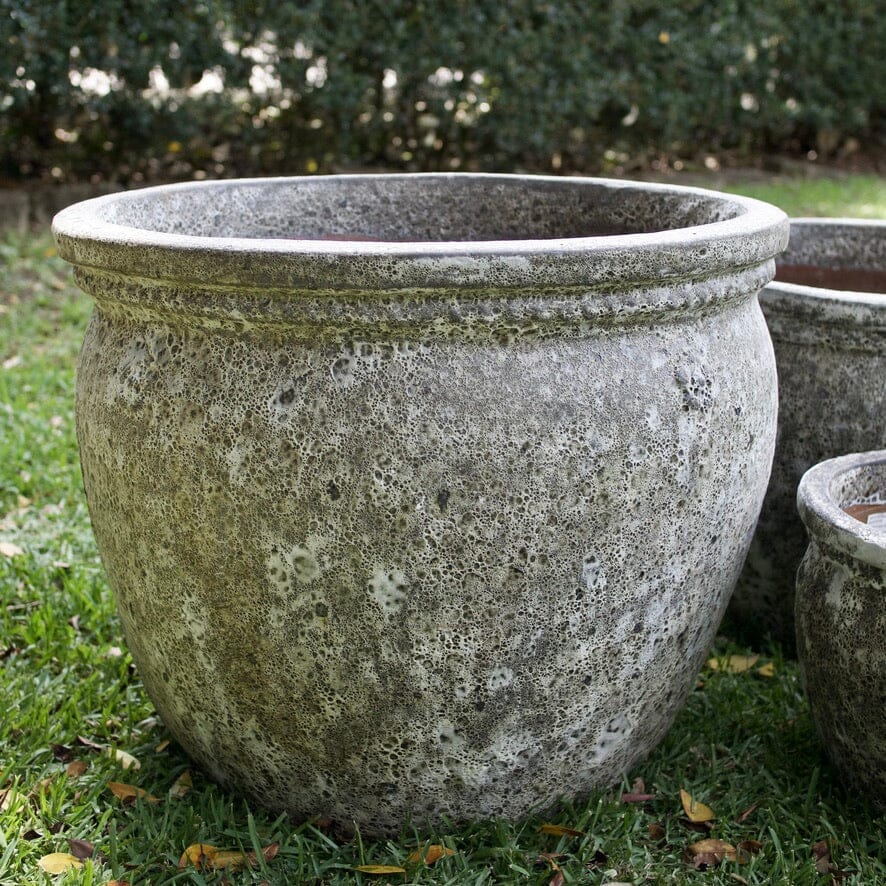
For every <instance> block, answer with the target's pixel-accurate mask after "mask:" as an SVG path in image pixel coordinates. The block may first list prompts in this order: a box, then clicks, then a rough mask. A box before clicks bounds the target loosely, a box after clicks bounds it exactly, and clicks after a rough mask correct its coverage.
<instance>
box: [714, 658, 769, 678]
mask: <svg viewBox="0 0 886 886" xmlns="http://www.w3.org/2000/svg"><path fill="white" fill-rule="evenodd" d="M759 660H760V656H759V655H726V656H724V657H723V658H709V659H708V660H707V661H706V662H705V664H706V665H707V666H708V667H709V668H710V669H711V670H712V671H722V672H723V673H725V674H743V673H744V672H745V671H749V670H750V669H751V668H752V667H753V666H754V665H755V664H756V663H757V662H758V661H759Z"/></svg>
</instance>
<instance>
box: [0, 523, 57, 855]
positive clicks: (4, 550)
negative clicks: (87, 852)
mask: <svg viewBox="0 0 886 886" xmlns="http://www.w3.org/2000/svg"><path fill="white" fill-rule="evenodd" d="M0 554H2V555H3V556H4V557H9V558H10V559H12V558H13V557H21V556H22V554H24V549H23V548H20V547H19V546H18V545H16V544H13V543H12V542H11V541H0ZM46 857H47V858H48V856H46Z"/></svg>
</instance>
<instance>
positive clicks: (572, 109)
mask: <svg viewBox="0 0 886 886" xmlns="http://www.w3.org/2000/svg"><path fill="white" fill-rule="evenodd" d="M0 12H2V17H0V174H2V175H3V176H4V177H5V178H7V179H10V178H11V179H18V178H22V177H29V176H46V175H50V176H53V177H55V178H62V179H83V178H89V177H102V178H117V179H122V180H124V181H131V180H139V179H142V178H158V177H164V178H170V177H187V176H192V175H195V174H196V175H207V176H218V175H243V174H266V173H297V172H304V171H324V170H329V169H334V168H341V167H347V166H374V165H382V166H387V167H400V168H406V169H459V168H461V169H464V168H471V169H513V168H521V169H528V170H533V171H544V170H550V169H562V170H564V171H567V170H582V171H593V170H598V169H600V168H601V166H605V164H606V163H607V162H609V163H612V162H614V161H613V158H620V157H625V156H627V157H632V158H637V157H639V158H643V157H647V158H648V157H650V156H652V155H653V154H654V153H656V152H661V153H665V154H668V155H671V156H688V157H692V156H696V155H698V154H700V153H701V152H704V151H709V152H715V153H718V152H724V151H728V152H736V153H739V154H751V153H759V152H767V151H789V152H801V151H809V150H816V151H817V152H819V153H820V154H824V155H827V154H829V153H832V152H835V151H839V150H841V149H842V148H844V147H845V145H846V143H847V141H851V140H854V141H856V142H858V143H860V144H861V145H862V146H866V147H874V148H876V147H882V144H883V133H884V126H883V120H884V106H886V97H884V90H886V81H884V78H883V76H882V64H883V59H884V58H886V15H883V14H882V9H879V10H878V4H876V3H873V2H871V0H720V2H717V3H710V2H706V0H674V2H672V3H660V2H658V0H655V2H652V0H608V2H606V3H602V2H599V0H590V2H586V3H565V2H558V3H541V2H529V0H513V2H510V3H501V2H500V0H495V2H487V0H478V2H467V0H450V2H449V3H445V4H444V3H429V2H425V0H412V2H407V0H384V2H381V0H378V2H376V0H361V2H357V0H350V2H348V0H304V2H298V3H295V2H292V3H291V2H285V0H283V2H281V0H201V2H196V3H190V4H188V3H176V2H172V0H127V2H121V0H96V2H94V3H82V2H76V3H75V2H72V0H0Z"/></svg>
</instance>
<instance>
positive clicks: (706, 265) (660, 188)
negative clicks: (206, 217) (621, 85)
mask: <svg viewBox="0 0 886 886" xmlns="http://www.w3.org/2000/svg"><path fill="white" fill-rule="evenodd" d="M447 179H448V180H451V181H455V180H458V181H459V182H470V181H476V182H483V183H485V184H501V185H503V186H506V187H520V186H523V187H526V186H532V187H538V188H550V189H553V188H571V187H575V188H587V187H592V188H605V189H607V190H609V191H613V190H618V189H624V190H625V191H629V190H633V191H635V192H636V191H638V190H639V191H643V192H646V193H649V194H650V195H652V196H659V195H666V194H670V195H676V196H682V197H685V198H687V199H695V200H700V199H701V200H705V201H709V202H714V203H716V202H720V203H721V204H722V208H723V209H724V210H726V211H730V212H732V213H733V214H732V217H730V218H727V219H724V220H721V221H714V222H710V223H706V224H700V225H693V226H688V227H682V228H675V229H670V230H667V229H666V230H662V231H657V232H652V233H640V234H611V235H597V236H585V237H561V238H544V239H542V238H535V239H533V238H527V239H514V240H474V241H462V240H440V241H404V242H390V241H388V242H362V241H359V240H299V239H286V240H282V239H275V238H261V237H256V238H249V237H212V236H199V235H193V234H178V233H167V232H161V231H155V230H149V229H146V228H139V227H135V226H132V225H127V224H121V223H116V222H111V221H108V220H107V214H108V212H109V210H110V209H112V208H113V207H115V206H117V205H119V204H121V203H125V202H127V201H131V200H133V199H145V198H146V197H147V198H148V199H149V198H150V196H152V195H154V194H161V193H166V194H169V193H176V192H177V193H183V192H187V191H206V192H207V194H211V193H212V192H213V191H215V192H217V193H220V192H223V191H224V190H228V189H233V188H237V187H243V186H247V187H268V188H272V187H274V186H275V185H280V184H297V183H299V182H306V183H307V182H310V183H311V184H312V185H314V186H316V185H318V184H319V185H321V186H322V185H324V184H325V183H330V182H333V183H334V184H333V185H332V186H336V187H345V186H347V184H348V182H349V181H350V182H370V181H383V180H388V181H391V182H401V183H402V182H403V181H407V180H408V181H414V182H416V183H417V184H420V183H421V182H422V181H426V182H427V181H432V182H435V183H436V182H440V181H444V180H447ZM134 195H137V196H134ZM52 230H53V234H54V236H55V239H56V243H57V244H58V251H59V254H60V255H61V257H62V258H64V259H66V260H67V261H69V262H70V263H72V264H74V265H77V266H81V267H88V268H93V269H98V270H101V271H110V272H116V273H119V274H122V275H124V276H128V277H133V276H138V277H144V278H147V279H161V280H174V281H179V282H195V283H205V284H210V285H212V284H221V285H234V286H242V285H244V284H245V283H246V284H248V285H249V288H252V289H266V288H278V289H293V288H300V289H328V288H360V289H364V290H365V289H369V290H372V289H381V290H392V289H394V290H395V289H405V288H415V287H416V286H429V287H435V288H436V287H443V286H451V285H455V286H467V287H485V288H490V287H491V288H495V289H501V288H519V287H523V286H527V285H535V286H537V285H538V283H539V280H540V279H543V278H544V277H545V276H547V275H548V274H552V275H555V276H551V277H550V278H549V280H550V285H551V286H552V287H555V288H564V287H569V286H588V285H594V284H595V283H597V284H606V285H607V286H609V287H610V288H624V286H625V285H626V284H628V285H630V284H632V283H640V282H642V283H649V282H660V281H661V280H662V279H663V278H676V279H679V280H689V279H699V278H705V277H710V276H716V275H717V274H719V273H723V272H727V271H734V270H739V269H744V268H748V267H753V266H757V265H760V264H762V263H764V262H766V261H770V260H772V259H773V258H774V256H775V255H776V254H777V253H779V252H780V251H781V250H782V249H783V248H784V246H785V245H786V243H787V238H788V221H787V216H786V215H785V213H784V212H782V211H781V210H780V209H778V208H776V207H774V206H772V205H770V204H768V203H764V202H762V201H759V200H754V199H752V198H749V197H742V196H737V195H732V194H725V193H721V192H718V191H711V190H706V189H702V188H690V187H685V186H682V185H669V184H652V183H646V182H632V181H620V180H615V179H603V178H582V177H563V176H535V175H513V174H496V173H401V174H397V173H390V174H385V173H383V174H361V175H330V176H291V177H268V178H248V179H221V180H201V181H192V182H182V183H178V184H171V185H156V186H153V187H150V188H143V189H138V190H133V191H124V192H119V193H115V194H108V195H105V196H101V197H96V198H93V199H91V200H86V201H83V202H80V203H76V204H74V205H72V206H69V207H68V208H66V209H64V210H62V211H61V212H60V213H58V215H56V216H55V218H54V219H53V223H52Z"/></svg>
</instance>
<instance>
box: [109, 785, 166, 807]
mask: <svg viewBox="0 0 886 886" xmlns="http://www.w3.org/2000/svg"><path fill="white" fill-rule="evenodd" d="M108 790H109V791H110V792H111V793H112V794H113V795H114V796H115V797H117V798H118V799H120V800H123V801H124V802H126V801H130V802H132V801H134V800H135V799H136V798H137V799H139V800H144V801H145V802H146V803H159V802H160V798H159V797H152V796H151V795H150V794H149V793H148V792H147V791H146V790H144V789H143V788H137V787H135V785H131V784H123V783H122V782H119V781H109V782H108Z"/></svg>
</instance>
